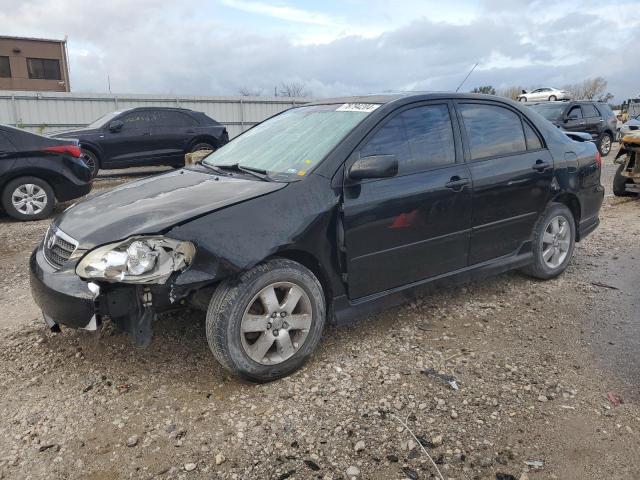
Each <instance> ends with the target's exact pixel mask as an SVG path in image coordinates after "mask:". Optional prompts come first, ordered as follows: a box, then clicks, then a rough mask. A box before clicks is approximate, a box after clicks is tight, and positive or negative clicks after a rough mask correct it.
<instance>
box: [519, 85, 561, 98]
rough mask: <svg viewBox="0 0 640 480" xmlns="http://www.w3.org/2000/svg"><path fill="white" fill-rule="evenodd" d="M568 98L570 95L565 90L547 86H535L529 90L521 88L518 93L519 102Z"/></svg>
mask: <svg viewBox="0 0 640 480" xmlns="http://www.w3.org/2000/svg"><path fill="white" fill-rule="evenodd" d="M570 99H571V95H570V94H569V92H567V91H566V90H558V89H557V88H548V87H544V88H536V89H535V90H531V91H530V92H527V91H525V90H523V91H522V93H521V94H520V95H518V101H519V102H545V101H547V100H548V101H550V102H553V101H555V100H570Z"/></svg>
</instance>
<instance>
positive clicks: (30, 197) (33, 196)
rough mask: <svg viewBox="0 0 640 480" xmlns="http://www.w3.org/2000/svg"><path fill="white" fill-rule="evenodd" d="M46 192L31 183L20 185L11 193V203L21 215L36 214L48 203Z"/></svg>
mask: <svg viewBox="0 0 640 480" xmlns="http://www.w3.org/2000/svg"><path fill="white" fill-rule="evenodd" d="M48 200H49V199H48V198H47V192H45V191H44V189H43V188H41V187H39V186H38V185H35V184H33V183H27V184H24V185H20V186H19V187H18V188H16V189H15V190H14V191H13V193H12V194H11V203H12V204H13V206H14V208H15V209H16V210H17V211H18V212H20V213H22V214H23V215H38V214H39V213H40V212H42V211H43V210H44V209H45V208H46V206H47V203H48Z"/></svg>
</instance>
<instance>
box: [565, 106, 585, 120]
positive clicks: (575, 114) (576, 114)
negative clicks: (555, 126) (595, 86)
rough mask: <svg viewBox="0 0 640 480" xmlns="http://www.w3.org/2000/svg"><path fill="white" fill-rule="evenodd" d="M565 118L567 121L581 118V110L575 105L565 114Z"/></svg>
mask: <svg viewBox="0 0 640 480" xmlns="http://www.w3.org/2000/svg"><path fill="white" fill-rule="evenodd" d="M567 118H569V119H572V118H573V119H575V118H582V110H581V109H580V106H579V105H576V106H574V107H571V110H569V112H567Z"/></svg>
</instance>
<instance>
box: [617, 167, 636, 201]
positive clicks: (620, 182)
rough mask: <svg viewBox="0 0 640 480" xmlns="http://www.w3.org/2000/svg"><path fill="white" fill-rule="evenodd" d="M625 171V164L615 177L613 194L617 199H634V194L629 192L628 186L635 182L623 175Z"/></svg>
mask: <svg viewBox="0 0 640 480" xmlns="http://www.w3.org/2000/svg"><path fill="white" fill-rule="evenodd" d="M623 169H624V164H622V165H620V166H619V167H618V169H617V170H616V174H615V175H614V176H613V194H614V195H615V196H616V197H632V196H634V194H633V193H631V192H627V184H629V183H631V182H632V181H633V180H631V179H629V178H627V177H624V176H623V175H622V170H623Z"/></svg>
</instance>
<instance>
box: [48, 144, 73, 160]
mask: <svg viewBox="0 0 640 480" xmlns="http://www.w3.org/2000/svg"><path fill="white" fill-rule="evenodd" d="M42 151H43V152H47V153H62V154H67V155H71V156H72V157H76V158H79V157H81V156H82V150H81V149H80V147H79V146H78V145H56V146H54V147H46V148H43V149H42Z"/></svg>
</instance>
